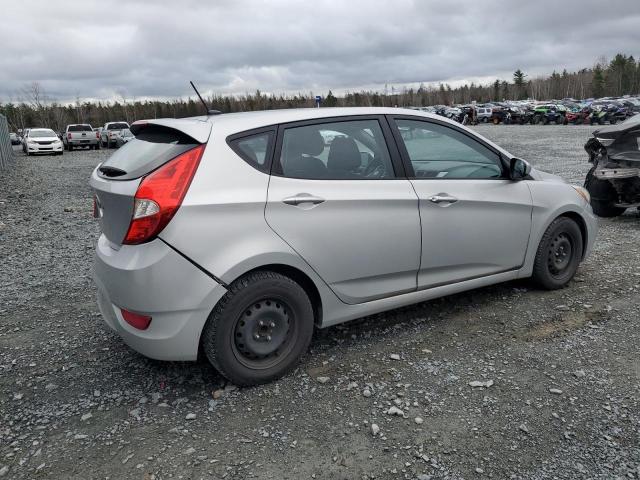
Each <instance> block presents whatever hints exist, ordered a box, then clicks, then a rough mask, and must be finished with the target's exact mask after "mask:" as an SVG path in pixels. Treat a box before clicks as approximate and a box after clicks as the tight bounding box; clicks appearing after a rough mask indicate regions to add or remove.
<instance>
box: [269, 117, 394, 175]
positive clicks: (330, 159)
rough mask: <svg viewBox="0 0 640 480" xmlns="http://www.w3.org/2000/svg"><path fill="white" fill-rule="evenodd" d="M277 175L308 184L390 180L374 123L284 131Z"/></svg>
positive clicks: (390, 169) (384, 150) (379, 130)
mask: <svg viewBox="0 0 640 480" xmlns="http://www.w3.org/2000/svg"><path fill="white" fill-rule="evenodd" d="M277 167H278V170H279V173H280V174H282V175H284V176H285V177H290V178H304V179H310V180H320V179H325V180H375V179H385V178H394V171H393V165H392V163H391V157H390V155H389V150H388V149H387V144H386V142H385V139H384V135H383V133H382V128H381V127H380V124H379V123H378V121H377V120H352V121H344V122H330V123H329V122H328V123H321V124H315V125H305V126H302V127H292V128H287V129H285V130H284V135H283V138H282V151H281V154H280V161H279V165H277Z"/></svg>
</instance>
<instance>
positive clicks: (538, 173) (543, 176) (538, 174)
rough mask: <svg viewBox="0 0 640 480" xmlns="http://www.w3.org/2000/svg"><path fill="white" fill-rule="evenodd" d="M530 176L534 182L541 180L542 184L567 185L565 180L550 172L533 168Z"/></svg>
mask: <svg viewBox="0 0 640 480" xmlns="http://www.w3.org/2000/svg"><path fill="white" fill-rule="evenodd" d="M529 175H530V176H531V178H533V179H534V180H539V181H542V182H555V183H567V182H566V180H565V179H564V178H562V177H559V176H558V175H554V174H552V173H549V172H545V171H543V170H538V169H537V168H532V169H531V173H530V174H529Z"/></svg>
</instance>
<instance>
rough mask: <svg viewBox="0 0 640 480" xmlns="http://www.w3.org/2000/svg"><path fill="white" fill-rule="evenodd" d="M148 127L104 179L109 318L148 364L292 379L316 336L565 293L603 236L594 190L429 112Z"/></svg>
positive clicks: (100, 274)
mask: <svg viewBox="0 0 640 480" xmlns="http://www.w3.org/2000/svg"><path fill="white" fill-rule="evenodd" d="M131 130H132V131H133V133H134V134H135V135H136V138H135V139H134V140H132V141H131V142H130V143H129V145H127V147H126V148H124V149H122V150H119V151H116V152H115V153H114V154H113V155H112V156H111V157H110V158H109V159H108V160H106V161H105V162H104V163H102V164H100V165H99V166H98V167H96V169H95V170H94V171H93V173H92V175H91V179H90V185H91V187H92V189H93V191H94V195H95V197H94V202H95V203H94V204H95V209H94V215H95V216H96V217H97V218H98V219H99V222H100V226H101V229H102V234H101V236H100V238H99V240H98V242H97V247H96V255H95V266H94V278H95V281H96V284H97V287H98V292H99V294H98V303H99V308H100V311H101V312H102V316H103V318H104V319H105V321H106V323H107V324H108V325H109V326H110V327H111V328H112V329H114V330H115V331H116V332H118V333H119V335H120V336H121V337H122V338H123V339H124V341H125V342H126V343H127V344H128V345H130V346H131V347H132V348H134V349H135V350H137V351H139V352H141V353H143V354H145V355H147V356H149V357H152V358H156V359H164V360H196V359H197V358H198V355H199V353H201V354H203V355H204V356H206V358H208V359H209V361H210V362H211V363H212V364H213V365H214V366H215V367H216V368H217V369H218V370H219V371H220V372H221V373H222V374H223V375H224V376H225V377H227V378H228V379H230V380H231V381H232V382H233V383H234V384H236V385H252V384H257V383H264V382H268V381H271V380H273V379H275V378H278V377H280V376H282V375H284V374H285V373H286V372H287V371H289V370H291V369H292V368H293V367H294V366H295V365H296V363H297V362H298V359H299V358H300V356H301V355H302V354H303V353H304V352H305V351H306V350H307V347H308V346H309V343H310V341H311V337H312V334H313V330H314V328H315V327H319V328H322V327H328V326H331V325H335V324H338V323H341V322H345V321H347V320H351V319H355V318H359V317H362V316H366V315H371V314H375V313H378V312H383V311H386V310H390V309H393V308H398V307H401V306H404V305H409V304H413V303H417V302H422V301H425V300H429V299H433V298H436V297H441V296H444V295H450V294H453V293H457V292H461V291H465V290H469V289H473V288H478V287H482V286H486V285H490V284H494V283H498V282H504V281H508V280H513V279H517V278H526V277H532V278H533V281H534V282H535V283H536V284H537V285H538V286H540V287H542V288H545V289H558V288H562V287H564V286H565V285H567V283H568V282H569V281H570V280H571V279H572V278H573V276H574V274H575V272H576V270H577V268H578V265H579V263H580V262H581V261H582V260H584V259H585V257H586V256H587V255H588V254H589V252H590V250H591V248H592V245H593V242H594V239H595V236H596V230H597V222H596V219H595V217H594V215H593V213H592V211H591V207H590V206H589V195H588V193H587V192H586V191H585V189H584V188H582V187H579V186H574V185H569V184H567V183H565V182H564V181H563V180H562V179H560V178H559V177H556V176H554V175H551V174H548V173H544V172H541V171H537V170H535V169H533V168H532V167H531V166H530V165H529V164H528V163H527V162H526V161H524V160H522V159H519V158H516V157H514V156H513V155H511V154H509V153H508V152H507V151H505V150H504V149H502V148H500V147H499V146H497V145H496V144H494V143H492V142H490V141H489V140H487V139H485V138H483V137H482V136H480V135H478V134H477V133H476V132H475V131H474V130H472V129H469V128H466V127H464V126H461V125H459V124H457V123H455V122H453V121H450V120H447V119H444V118H442V117H441V116H436V115H431V114H426V113H421V112H417V111H415V110H409V109H400V108H326V109H311V108H308V109H294V110H274V111H266V112H265V111H263V112H247V113H235V114H228V115H216V116H210V117H209V118H208V120H206V121H203V119H202V118H201V117H199V118H191V119H188V118H186V119H157V120H148V121H144V122H136V123H134V124H133V126H132V128H131ZM327 132H330V135H331V137H332V138H333V141H332V142H331V143H330V144H329V145H327V142H326V141H325V140H324V139H325V138H327ZM336 133H339V134H340V135H336ZM239 185H241V188H239V187H238V186H239ZM434 225H436V226H437V228H434ZM374 260H375V261H374Z"/></svg>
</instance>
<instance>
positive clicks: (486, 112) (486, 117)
mask: <svg viewBox="0 0 640 480" xmlns="http://www.w3.org/2000/svg"><path fill="white" fill-rule="evenodd" d="M492 113H493V109H492V108H491V107H477V108H476V118H477V119H478V122H482V123H487V122H488V121H490V120H491V115H492Z"/></svg>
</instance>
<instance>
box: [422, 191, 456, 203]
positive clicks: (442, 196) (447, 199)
mask: <svg viewBox="0 0 640 480" xmlns="http://www.w3.org/2000/svg"><path fill="white" fill-rule="evenodd" d="M429 201H430V202H431V203H456V202H457V201H458V199H457V198H456V197H452V196H451V195H447V194H446V193H439V194H437V195H432V196H431V197H429Z"/></svg>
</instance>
